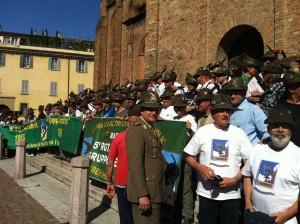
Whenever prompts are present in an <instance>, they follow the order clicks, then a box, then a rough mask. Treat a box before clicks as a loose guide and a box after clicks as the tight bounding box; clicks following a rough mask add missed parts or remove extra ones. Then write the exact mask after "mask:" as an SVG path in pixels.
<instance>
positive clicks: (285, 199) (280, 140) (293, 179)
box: [243, 106, 300, 224]
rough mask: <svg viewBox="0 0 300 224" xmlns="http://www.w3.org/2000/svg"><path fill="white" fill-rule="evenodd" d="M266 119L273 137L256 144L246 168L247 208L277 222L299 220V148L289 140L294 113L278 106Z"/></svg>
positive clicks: (244, 172)
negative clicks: (266, 142) (267, 141)
mask: <svg viewBox="0 0 300 224" xmlns="http://www.w3.org/2000/svg"><path fill="white" fill-rule="evenodd" d="M266 123H267V124H268V132H269V134H270V137H271V141H270V143H268V144H264V145H262V144H258V145H256V146H255V148H254V150H253V151H252V153H251V156H250V158H249V160H248V161H247V163H246V165H245V167H244V169H243V175H244V176H245V178H244V192H245V209H246V210H249V211H251V212H252V211H259V212H263V213H265V214H267V215H269V216H271V217H272V218H273V219H274V223H286V224H297V223H298V222H297V218H296V214H297V210H298V195H299V187H300V148H299V147H297V146H296V145H295V144H294V143H293V142H291V141H290V138H291V134H292V131H291V130H292V125H293V124H294V117H293V115H292V113H291V112H290V111H289V110H288V109H286V108H284V107H283V106H277V107H275V108H273V109H272V110H271V112H270V115H269V117H268V119H267V120H266Z"/></svg>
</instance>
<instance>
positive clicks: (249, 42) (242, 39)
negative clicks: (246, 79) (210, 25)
mask: <svg viewBox="0 0 300 224" xmlns="http://www.w3.org/2000/svg"><path fill="white" fill-rule="evenodd" d="M243 53H246V54H247V55H249V56H251V57H253V58H256V59H258V58H260V57H261V56H262V55H263V54H264V42H263V38H262V36H261V34H260V33H259V32H258V30H257V29H256V28H254V27H253V26H250V25H238V26H235V27H233V28H232V29H230V30H229V31H228V32H227V33H226V34H225V35H224V36H223V38H222V39H221V41H220V43H219V46H218V49H217V59H218V60H221V59H224V58H226V60H229V59H230V58H232V57H234V56H237V55H241V54H243Z"/></svg>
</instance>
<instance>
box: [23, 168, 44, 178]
mask: <svg viewBox="0 0 300 224" xmlns="http://www.w3.org/2000/svg"><path fill="white" fill-rule="evenodd" d="M45 171H46V166H42V167H41V170H40V171H38V172H35V173H31V174H27V175H26V177H32V176H36V175H39V174H41V173H45Z"/></svg>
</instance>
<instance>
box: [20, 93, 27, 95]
mask: <svg viewBox="0 0 300 224" xmlns="http://www.w3.org/2000/svg"><path fill="white" fill-rule="evenodd" d="M21 95H29V93H21Z"/></svg>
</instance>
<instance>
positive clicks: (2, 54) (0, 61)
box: [0, 53, 5, 66]
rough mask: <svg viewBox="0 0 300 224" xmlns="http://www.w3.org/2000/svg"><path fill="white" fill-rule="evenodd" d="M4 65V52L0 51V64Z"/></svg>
mask: <svg viewBox="0 0 300 224" xmlns="http://www.w3.org/2000/svg"><path fill="white" fill-rule="evenodd" d="M4 65H5V54H4V53H0V66H4Z"/></svg>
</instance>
